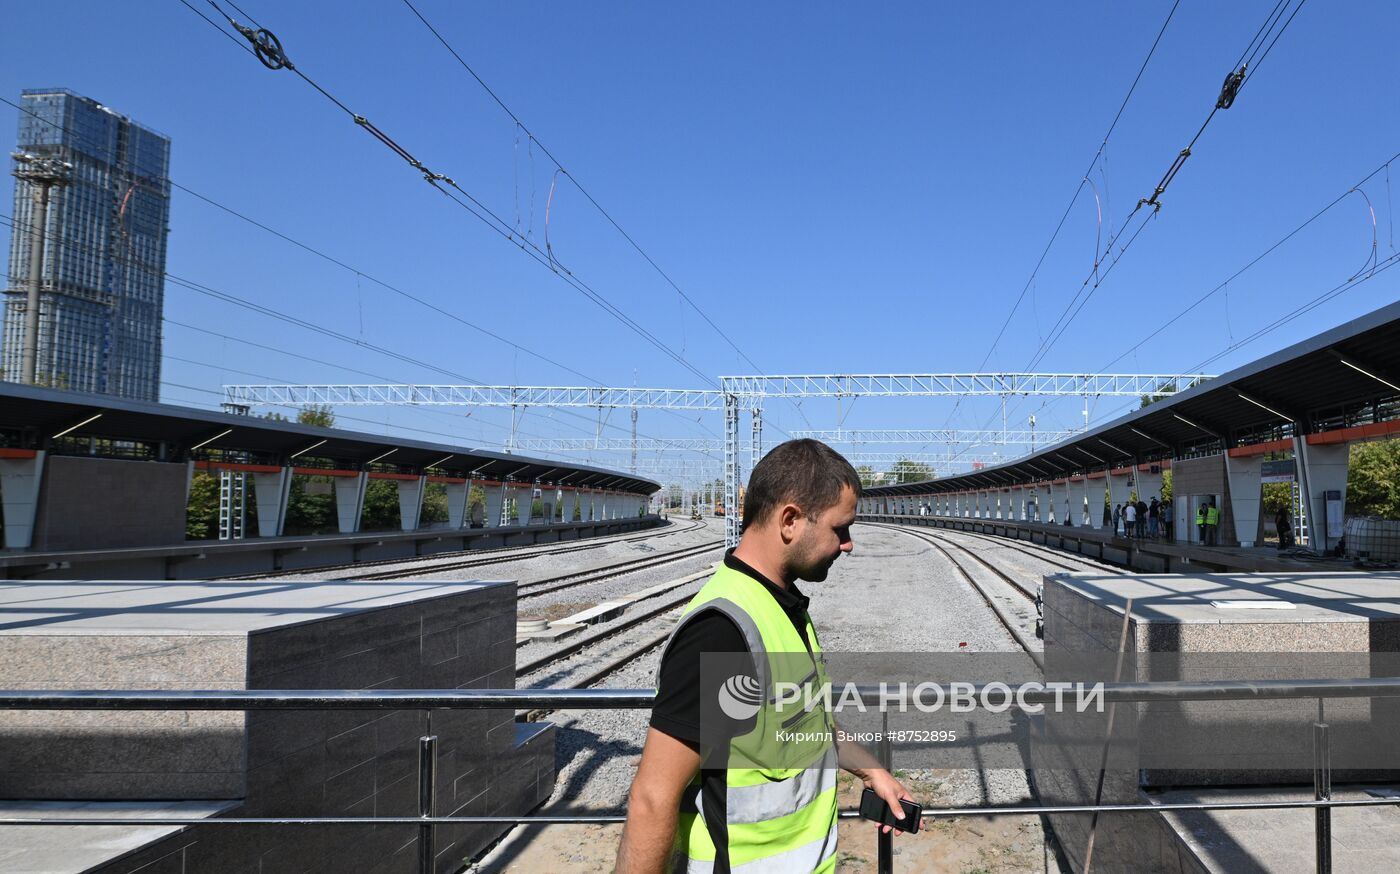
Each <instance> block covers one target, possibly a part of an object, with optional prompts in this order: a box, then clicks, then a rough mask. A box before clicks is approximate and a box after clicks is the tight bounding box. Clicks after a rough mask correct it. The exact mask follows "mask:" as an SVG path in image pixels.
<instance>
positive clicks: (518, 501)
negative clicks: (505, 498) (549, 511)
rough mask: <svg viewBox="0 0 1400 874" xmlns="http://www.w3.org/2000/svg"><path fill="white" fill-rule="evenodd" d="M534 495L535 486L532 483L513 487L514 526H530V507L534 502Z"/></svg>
mask: <svg viewBox="0 0 1400 874" xmlns="http://www.w3.org/2000/svg"><path fill="white" fill-rule="evenodd" d="M534 494H535V486H534V484H533V483H527V484H525V485H520V486H516V487H515V513H516V524H518V525H529V524H530V507H531V505H533V504H534V502H535V499H534Z"/></svg>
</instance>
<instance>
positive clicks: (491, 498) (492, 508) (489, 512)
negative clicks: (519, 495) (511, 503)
mask: <svg viewBox="0 0 1400 874" xmlns="http://www.w3.org/2000/svg"><path fill="white" fill-rule="evenodd" d="M482 488H483V489H484V490H485V491H486V527H487V528H500V527H501V516H502V514H503V513H504V512H505V497H506V490H505V486H504V485H496V486H491V485H488V486H482Z"/></svg>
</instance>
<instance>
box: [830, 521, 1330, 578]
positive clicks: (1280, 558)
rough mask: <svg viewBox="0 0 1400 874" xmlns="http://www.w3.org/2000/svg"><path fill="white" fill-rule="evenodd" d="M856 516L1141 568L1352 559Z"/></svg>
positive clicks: (1306, 567) (1239, 568)
mask: <svg viewBox="0 0 1400 874" xmlns="http://www.w3.org/2000/svg"><path fill="white" fill-rule="evenodd" d="M858 521H861V522H878V523H884V524H887V525H914V526H921V527H926V528H946V529H948V530H950V531H969V532H973V533H977V534H991V535H995V536H997V537H1007V538H1010V539H1012V540H1025V541H1027V542H1030V543H1039V544H1044V545H1046V546H1051V547H1054V548H1056V549H1063V550H1065V551H1067V552H1071V553H1078V554H1080V555H1084V556H1087V557H1089V558H1095V559H1099V560H1101V561H1107V562H1112V563H1114V564H1120V565H1123V566H1124V567H1129V568H1132V569H1134V570H1138V571H1144V572H1146V573H1159V574H1166V573H1190V572H1193V571H1223V572H1234V573H1269V572H1278V571H1284V572H1294V573H1296V572H1300V571H1327V570H1333V571H1335V570H1345V569H1350V568H1352V567H1353V566H1354V565H1355V562H1353V561H1352V560H1351V559H1346V558H1323V557H1319V556H1309V555H1301V554H1297V553H1290V552H1280V551H1279V550H1277V549H1275V548H1274V547H1272V546H1258V547H1240V546H1201V545H1200V544H1197V543H1187V542H1183V541H1171V540H1150V539H1149V540H1136V539H1132V540H1130V539H1128V538H1126V537H1121V536H1119V535H1116V534H1114V533H1113V532H1112V531H1110V530H1108V529H1106V528H1093V527H1089V526H1084V527H1074V526H1070V525H1048V524H1043V523H1039V522H1014V521H1011V520H1006V519H975V518H966V517H963V518H959V517H956V516H913V515H895V514H873V513H872V514H863V515H861V516H860V517H859V518H858Z"/></svg>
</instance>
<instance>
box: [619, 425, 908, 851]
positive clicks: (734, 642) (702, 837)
mask: <svg viewBox="0 0 1400 874" xmlns="http://www.w3.org/2000/svg"><path fill="white" fill-rule="evenodd" d="M859 496H860V477H859V476H858V475H857V474H856V471H855V469H854V468H852V467H851V465H850V462H848V461H846V459H844V458H842V457H841V456H840V455H839V454H837V453H836V452H835V451H834V450H832V449H831V448H830V447H828V446H826V445H825V444H823V443H819V442H818V441H816V440H791V441H788V442H787V443H783V444H781V445H779V446H776V447H774V448H773V450H772V451H770V452H769V453H768V454H767V455H766V456H764V457H763V459H762V460H761V461H760V462H759V463H758V464H757V465H756V466H755V467H754V469H753V474H752V475H751V476H750V478H749V488H748V492H747V496H746V501H745V505H744V516H743V521H744V528H743V539H742V540H740V542H739V546H738V547H737V548H736V549H733V550H731V551H730V552H728V553H727V554H726V555H725V557H724V562H723V564H721V565H720V567H719V568H718V569H717V570H716V571H715V574H714V576H712V577H710V579H709V581H708V582H706V583H705V585H704V587H703V588H701V589H700V591H699V593H697V594H696V596H695V598H694V599H692V600H691V602H690V604H689V605H688V606H687V607H686V609H685V612H684V613H683V614H682V615H681V619H680V622H679V624H678V625H677V627H676V630H675V631H674V632H673V633H672V635H671V638H670V640H669V641H668V642H667V644H666V648H665V650H664V651H663V652H662V656H661V667H660V669H659V671H658V673H657V694H656V705H655V707H654V709H653V710H652V715H651V726H650V728H649V729H648V731H647V737H646V745H645V747H644V748H643V750H642V758H641V763H640V764H639V765H638V767H637V776H636V778H635V779H634V780H633V781H632V789H631V792H630V793H629V795H628V804H627V825H626V828H625V829H624V830H623V833H622V844H621V846H620V847H619V848H618V854H617V871H618V872H619V874H653V872H662V871H677V872H682V871H684V872H707V874H708V872H715V874H721V872H724V874H727V872H730V871H735V872H749V874H770V872H773V874H788V872H794V874H805V872H830V871H834V870H835V868H836V767H837V765H838V762H839V764H840V766H841V767H844V768H845V769H846V770H848V771H850V772H851V773H852V774H854V775H856V776H857V777H859V778H860V779H861V780H862V781H863V782H864V783H865V785H866V787H867V788H869V789H871V790H872V791H873V792H875V793H876V794H877V795H878V796H879V797H880V798H881V799H883V800H884V801H885V803H886V804H888V805H889V806H890V808H891V809H892V810H893V811H897V812H899V813H898V815H899V816H900V817H901V818H902V815H903V812H902V811H901V808H900V804H899V799H901V798H905V799H909V800H910V801H912V800H913V799H912V797H911V796H910V795H909V793H908V791H907V790H906V789H905V787H904V786H903V784H901V783H900V782H899V781H898V780H896V779H895V778H894V776H893V775H891V774H890V772H889V771H887V770H885V769H883V768H881V767H880V766H879V763H878V762H877V760H876V759H875V757H874V756H872V755H871V754H870V753H869V752H868V751H867V750H865V749H864V748H862V747H860V746H859V745H857V744H855V743H854V742H852V741H849V740H845V739H841V738H840V736H839V734H838V733H837V732H836V730H835V726H834V724H833V722H832V717H831V714H830V712H829V711H828V710H827V709H826V708H824V707H822V706H816V707H810V708H808V709H806V710H805V711H804V709H803V708H802V707H800V706H795V705H792V704H790V703H787V702H785V701H783V700H782V696H781V695H779V694H777V693H775V691H774V690H781V689H785V688H786V689H793V688H798V687H804V688H806V687H810V686H811V685H812V684H816V685H817V687H818V688H820V686H821V684H823V683H824V682H825V681H826V667H825V665H824V663H823V661H822V659H821V645H820V644H819V643H818V641H817V633H816V629H815V628H813V626H812V620H811V618H810V617H809V616H808V615H807V603H808V599H807V597H806V596H805V595H803V594H802V592H801V591H800V590H799V589H798V588H797V583H798V581H799V580H804V581H810V582H821V581H823V580H825V579H826V575H827V572H828V571H829V570H830V569H831V565H832V563H834V562H835V561H836V560H837V559H838V558H840V557H841V555H842V554H843V553H849V552H850V551H851V548H852V545H853V544H852V542H851V525H852V524H853V523H854V522H855V520H856V500H857V498H858V497H859ZM702 654H704V658H703V659H702V657H701V656H702ZM716 660H719V663H720V664H721V666H722V665H727V664H733V665H736V666H737V668H736V669H734V670H728V669H721V670H718V671H716V670H713V669H712V668H711V666H712V665H714V664H715V663H716ZM702 663H703V664H704V666H705V668H704V670H702ZM784 704H786V705H787V706H786V709H785V710H784V709H783V708H784ZM875 827H876V828H877V829H880V828H883V829H884V830H885V831H889V830H890V827H888V826H880V825H876V826H875ZM896 831H898V830H896Z"/></svg>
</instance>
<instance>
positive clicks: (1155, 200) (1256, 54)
mask: <svg viewBox="0 0 1400 874" xmlns="http://www.w3.org/2000/svg"><path fill="white" fill-rule="evenodd" d="M1286 2H1292V0H1286ZM1304 2H1306V0H1298V2H1297V5H1296V6H1295V7H1294V8H1293V14H1292V15H1290V16H1289V17H1288V18H1287V20H1285V21H1284V22H1283V25H1282V27H1279V28H1278V29H1277V30H1276V31H1275V30H1274V26H1275V24H1276V23H1277V21H1278V19H1279V18H1280V17H1281V15H1282V10H1283V9H1284V8H1287V7H1286V6H1285V7H1275V9H1274V11H1272V12H1271V13H1270V15H1269V16H1268V17H1267V18H1266V19H1265V22H1264V25H1263V26H1261V29H1260V31H1259V32H1258V33H1256V34H1255V36H1254V38H1253V39H1251V41H1250V44H1249V46H1246V48H1245V51H1244V52H1243V53H1242V54H1241V57H1242V58H1243V61H1242V65H1241V66H1240V67H1239V68H1238V69H1236V70H1234V71H1232V72H1231V73H1230V74H1229V75H1228V76H1226V79H1225V84H1224V86H1222V89H1221V94H1220V96H1219V97H1218V98H1217V100H1216V103H1215V106H1214V107H1213V108H1212V109H1211V110H1210V112H1209V114H1207V116H1206V119H1205V121H1204V122H1202V124H1201V126H1200V127H1199V128H1198V129H1197V130H1196V134H1195V136H1193V137H1192V138H1191V141H1190V143H1188V144H1187V146H1186V148H1184V149H1182V150H1181V152H1180V153H1179V154H1178V155H1177V157H1176V160H1174V161H1173V162H1172V165H1171V166H1170V167H1169V168H1168V169H1167V172H1166V173H1165V174H1164V175H1163V176H1162V179H1161V181H1159V182H1158V183H1157V186H1156V188H1155V189H1154V190H1153V193H1152V195H1151V196H1150V197H1145V198H1142V199H1141V200H1139V201H1138V204H1137V207H1136V208H1134V210H1133V212H1132V213H1131V214H1129V216H1128V218H1127V219H1126V220H1125V221H1124V223H1123V226H1122V227H1121V228H1120V229H1119V230H1118V231H1117V232H1116V233H1115V234H1114V235H1113V237H1111V238H1110V240H1109V243H1108V248H1109V249H1110V250H1111V249H1112V248H1113V245H1114V243H1115V241H1116V240H1117V239H1119V238H1120V237H1121V236H1122V235H1123V233H1124V232H1125V231H1126V230H1127V227H1128V226H1129V224H1131V222H1132V221H1133V218H1134V216H1136V215H1137V214H1138V213H1139V212H1141V211H1142V208H1143V207H1145V206H1151V207H1152V212H1151V215H1152V216H1154V217H1155V216H1156V215H1157V213H1158V211H1159V210H1160V209H1161V205H1162V204H1161V200H1160V199H1159V198H1160V197H1161V195H1162V194H1163V193H1164V192H1165V191H1166V190H1167V187H1168V186H1169V185H1170V184H1171V182H1172V180H1173V179H1175V178H1176V175H1177V174H1178V173H1179V172H1180V171H1181V168H1182V166H1183V164H1184V163H1185V161H1186V159H1187V158H1188V157H1190V155H1191V149H1192V148H1193V147H1194V146H1195V145H1196V143H1197V142H1198V141H1199V140H1200V138H1201V136H1202V134H1204V133H1205V131H1206V128H1207V126H1209V125H1210V122H1211V120H1212V119H1213V118H1215V115H1216V113H1218V112H1219V111H1220V110H1222V109H1228V108H1230V106H1232V105H1233V103H1234V99H1235V97H1236V96H1237V95H1238V93H1239V89H1240V87H1242V86H1243V83H1244V82H1245V81H1247V77H1246V70H1247V68H1248V64H1249V63H1250V62H1251V61H1252V60H1253V61H1254V62H1255V64H1256V70H1257V65H1258V63H1259V62H1261V61H1262V60H1263V59H1264V58H1265V57H1267V55H1268V52H1269V50H1271V49H1272V48H1273V46H1274V45H1275V44H1276V43H1277V42H1278V38H1279V37H1281V36H1282V35H1283V31H1284V30H1285V29H1287V27H1288V25H1289V24H1290V23H1291V22H1292V21H1293V17H1294V16H1295V15H1297V13H1298V10H1299V9H1301V8H1302V5H1303V3H1304ZM1270 33H1272V34H1273V41H1271V42H1270V43H1269V45H1268V48H1265V49H1263V50H1262V54H1261V53H1260V49H1259V48H1258V46H1262V45H1263V39H1265V38H1267V37H1268V36H1269V34H1270ZM1256 58H1257V60H1256ZM1252 76H1253V73H1249V74H1248V77H1251V78H1252ZM1147 223H1148V220H1146V219H1144V220H1143V222H1142V223H1141V224H1140V225H1139V226H1138V229H1137V230H1136V231H1135V232H1134V233H1133V235H1132V237H1130V238H1129V240H1128V242H1127V243H1126V244H1125V245H1124V246H1123V247H1122V248H1121V249H1120V251H1119V254H1118V257H1117V258H1115V259H1114V262H1113V263H1114V264H1115V265H1116V264H1117V263H1118V261H1119V260H1121V258H1122V256H1123V254H1125V253H1126V252H1127V250H1128V248H1129V247H1130V246H1131V245H1132V243H1133V241H1135V240H1136V239H1137V238H1138V235H1139V234H1141V233H1142V231H1143V229H1144V228H1145V227H1146V226H1147ZM1095 268H1096V269H1097V265H1095ZM1110 269H1111V268H1110ZM1107 273H1108V271H1104V274H1105V276H1106V275H1107ZM1090 279H1093V276H1092V275H1091V276H1090V277H1089V278H1088V279H1086V280H1085V282H1083V283H1081V284H1080V286H1079V288H1078V289H1077V290H1076V291H1075V294H1074V296H1073V297H1071V298H1070V301H1069V302H1068V303H1067V304H1066V305H1065V308H1064V310H1063V311H1061V313H1060V317H1059V318H1058V319H1057V320H1056V323H1055V325H1056V326H1055V327H1052V328H1051V330H1050V334H1049V336H1047V337H1046V339H1045V340H1044V341H1042V342H1041V344H1040V346H1039V347H1037V350H1036V352H1035V353H1034V354H1033V355H1032V356H1031V361H1030V363H1029V364H1027V366H1026V369H1027V370H1030V369H1034V368H1035V367H1036V366H1038V365H1039V364H1040V362H1041V361H1043V360H1044V359H1045V356H1046V355H1048V354H1049V352H1050V351H1051V349H1052V348H1053V346H1054V345H1055V343H1056V342H1057V341H1058V340H1059V338H1060V337H1062V336H1063V335H1064V333H1065V332H1066V331H1067V330H1068V329H1069V326H1070V325H1071V324H1072V323H1073V322H1074V320H1075V318H1077V317H1078V315H1079V313H1080V312H1082V311H1083V309H1084V307H1085V305H1086V304H1087V303H1088V302H1089V300H1090V299H1091V298H1092V297H1093V295H1094V292H1095V291H1097V290H1098V288H1099V286H1100V284H1101V283H1102V278H1099V279H1098V280H1095V281H1093V283H1092V284H1090V281H1089V280H1090ZM1057 329H1058V330H1057Z"/></svg>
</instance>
